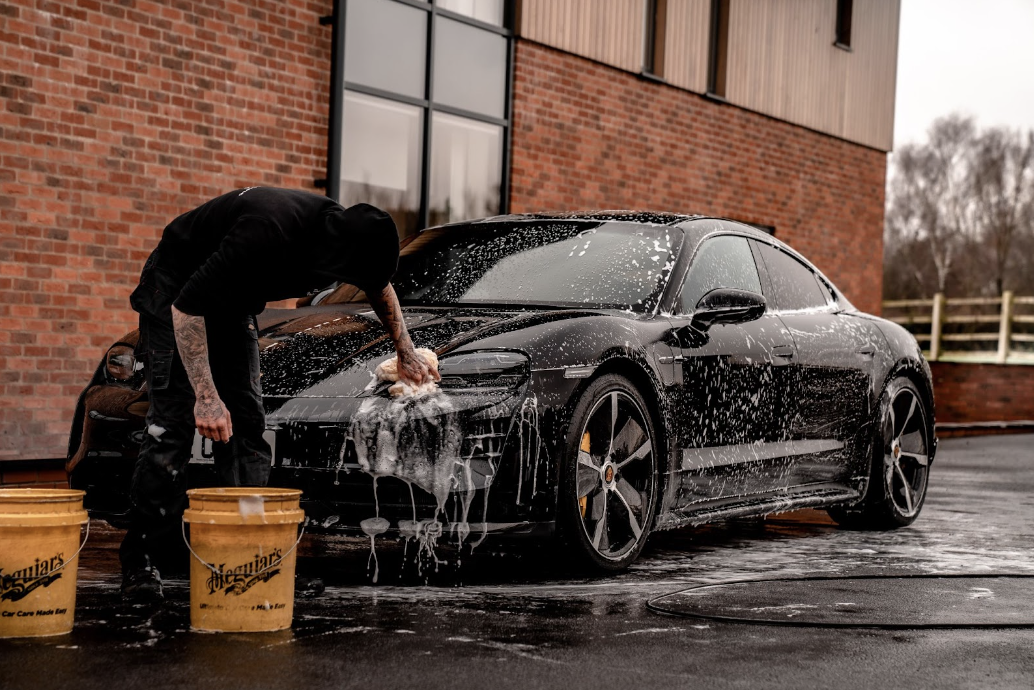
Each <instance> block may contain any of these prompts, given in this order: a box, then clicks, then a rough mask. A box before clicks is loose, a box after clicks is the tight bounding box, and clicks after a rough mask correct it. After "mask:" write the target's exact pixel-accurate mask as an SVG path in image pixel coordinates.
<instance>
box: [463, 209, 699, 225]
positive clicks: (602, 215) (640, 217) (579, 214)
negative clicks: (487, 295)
mask: <svg viewBox="0 0 1034 690" xmlns="http://www.w3.org/2000/svg"><path fill="white" fill-rule="evenodd" d="M706 217H707V216H700V215H694V214H685V213H666V212H658V211H627V210H624V211H621V210H598V211H571V212H565V213H511V214H508V215H505V216H493V217H491V218H483V219H480V220H471V221H462V223H464V224H465V223H507V222H511V223H512V222H522V221H533V220H567V221H571V220H574V221H578V220H584V221H597V222H608V221H611V222H617V223H642V224H644V225H678V224H679V223H684V222H686V221H687V220H695V219H698V218H706ZM459 224H460V223H453V224H452V225H459Z"/></svg>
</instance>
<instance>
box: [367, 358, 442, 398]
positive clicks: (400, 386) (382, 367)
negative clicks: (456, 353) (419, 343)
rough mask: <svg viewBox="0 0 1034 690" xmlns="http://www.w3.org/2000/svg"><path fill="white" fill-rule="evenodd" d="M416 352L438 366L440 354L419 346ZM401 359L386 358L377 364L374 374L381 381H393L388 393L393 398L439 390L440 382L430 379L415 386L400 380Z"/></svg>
mask: <svg viewBox="0 0 1034 690" xmlns="http://www.w3.org/2000/svg"><path fill="white" fill-rule="evenodd" d="M416 353H417V354H418V355H419V356H421V357H423V358H424V361H425V362H427V363H428V364H429V365H431V366H433V367H434V368H435V369H437V368H438V355H436V354H435V353H434V352H432V351H431V350H428V349H427V348H426V347H420V348H417V350H416ZM398 367H399V360H398V357H392V358H390V359H386V360H384V361H383V362H381V363H380V364H378V365H377V369H376V370H374V374H376V375H377V378H378V379H379V380H381V381H392V382H393V383H392V385H391V386H390V387H389V388H388V393H390V394H391V397H393V398H399V397H407V398H416V397H420V396H423V395H427V394H428V393H435V392H437V391H438V384H437V383H436V382H434V381H428V382H427V383H423V384H420V385H419V386H414V385H413V384H411V383H409V382H408V381H399V369H398Z"/></svg>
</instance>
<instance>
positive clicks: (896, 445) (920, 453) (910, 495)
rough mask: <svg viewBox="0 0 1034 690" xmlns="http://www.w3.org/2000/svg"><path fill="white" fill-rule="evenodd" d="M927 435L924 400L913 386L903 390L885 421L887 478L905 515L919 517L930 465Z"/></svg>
mask: <svg viewBox="0 0 1034 690" xmlns="http://www.w3.org/2000/svg"><path fill="white" fill-rule="evenodd" d="M927 435H928V427H927V423H926V413H925V410H924V409H923V403H922V401H921V400H919V398H918V396H917V395H916V393H915V392H914V391H913V390H911V389H910V388H901V389H899V390H898V391H897V393H896V394H895V395H894V397H893V398H892V399H891V401H890V404H889V405H888V407H887V412H886V414H885V416H884V420H883V439H884V444H883V452H884V460H883V480H884V485H885V487H886V492H887V496H888V497H889V498H890V500H891V501H892V502H893V503H894V507H895V508H896V509H897V510H898V512H900V513H901V515H902V517H906V518H911V517H913V516H915V515H916V514H917V513H918V512H919V509H920V508H921V507H922V505H923V498H924V494H925V492H926V479H927V473H928V472H929V467H930V456H929V447H930V446H929V440H928V438H927Z"/></svg>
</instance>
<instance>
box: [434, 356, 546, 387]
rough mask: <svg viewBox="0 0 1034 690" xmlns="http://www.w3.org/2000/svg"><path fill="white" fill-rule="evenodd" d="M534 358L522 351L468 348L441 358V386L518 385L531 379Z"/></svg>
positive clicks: (439, 364)
mask: <svg viewBox="0 0 1034 690" xmlns="http://www.w3.org/2000/svg"><path fill="white" fill-rule="evenodd" d="M530 372H531V362H530V361H529V360H528V356H527V355H525V354H523V353H520V352H510V351H506V350H499V351H482V352H466V353H463V354H458V355H450V356H447V357H444V358H442V360H441V361H440V362H439V363H438V373H439V374H441V376H442V380H441V383H440V384H439V385H441V387H442V388H479V389H485V388H516V387H517V386H519V385H521V384H522V383H524V382H525V381H526V380H527V379H528V375H529V374H530Z"/></svg>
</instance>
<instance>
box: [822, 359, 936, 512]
mask: <svg viewBox="0 0 1034 690" xmlns="http://www.w3.org/2000/svg"><path fill="white" fill-rule="evenodd" d="M877 415H878V416H877V418H876V419H875V420H874V428H875V438H874V439H873V450H872V469H871V472H870V474H869V483H868V487H867V489H866V492H865V498H864V499H862V501H861V503H859V504H858V505H856V506H852V507H850V508H842V507H837V508H830V509H829V510H828V511H827V512H828V513H829V515H830V517H832V518H833V519H834V520H835V521H836V522H837V524H839V525H840V526H841V527H847V528H850V529H868V530H891V529H897V528H899V527H906V526H908V525H911V524H912V523H913V522H915V519H916V518H917V517H919V512H920V511H921V510H922V508H923V503H924V502H925V501H926V488H927V483H928V481H929V477H930V449H931V448H932V443H931V431H930V430H931V428H932V424H931V421H930V413H929V410H928V409H927V406H926V403H925V402H924V400H923V396H922V395H921V394H920V392H919V389H917V388H916V386H915V384H914V383H912V381H910V380H909V379H907V378H905V377H903V376H899V377H897V378H894V379H892V380H891V381H890V383H888V384H887V387H886V389H884V391H883V395H882V396H881V398H880V405H879V407H878V411H877Z"/></svg>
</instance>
